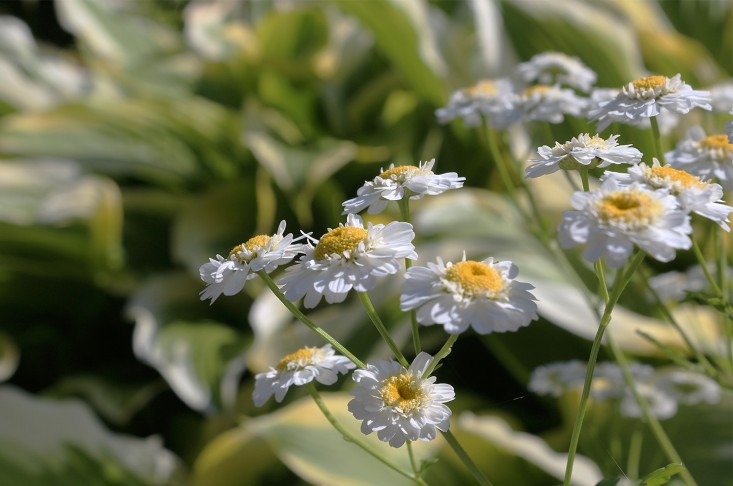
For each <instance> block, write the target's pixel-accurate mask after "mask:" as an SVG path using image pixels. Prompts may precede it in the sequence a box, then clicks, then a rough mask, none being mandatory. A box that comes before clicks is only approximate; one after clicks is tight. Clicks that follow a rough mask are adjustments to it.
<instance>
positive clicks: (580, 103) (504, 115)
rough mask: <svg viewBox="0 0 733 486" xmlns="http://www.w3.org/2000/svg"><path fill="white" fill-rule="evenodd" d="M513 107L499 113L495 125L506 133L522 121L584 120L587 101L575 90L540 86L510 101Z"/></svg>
mask: <svg viewBox="0 0 733 486" xmlns="http://www.w3.org/2000/svg"><path fill="white" fill-rule="evenodd" d="M510 99H511V105H510V106H509V107H507V108H506V109H504V110H501V111H497V112H496V113H495V114H494V116H493V117H492V119H491V120H492V123H493V124H494V125H495V126H496V127H497V128H499V129H505V128H507V127H509V126H510V125H512V124H513V123H517V122H519V121H523V120H539V121H546V122H550V123H562V122H563V120H564V119H565V115H573V116H583V115H585V113H586V108H587V106H588V100H587V99H586V98H582V97H580V96H578V95H577V94H575V92H574V91H573V90H572V89H567V88H560V87H559V86H557V85H555V86H547V85H544V84H538V85H535V86H532V87H530V88H527V89H525V90H524V91H522V92H521V93H517V94H515V95H514V96H512V97H511V98H510Z"/></svg>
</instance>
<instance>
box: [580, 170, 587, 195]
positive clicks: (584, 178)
mask: <svg viewBox="0 0 733 486" xmlns="http://www.w3.org/2000/svg"><path fill="white" fill-rule="evenodd" d="M578 172H580V182H581V183H582V184H583V191H584V192H588V191H590V183H589V182H588V169H580V170H579V171H578Z"/></svg>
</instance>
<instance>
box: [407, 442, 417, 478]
mask: <svg viewBox="0 0 733 486" xmlns="http://www.w3.org/2000/svg"><path fill="white" fill-rule="evenodd" d="M406 444H407V455H408V456H410V467H412V473H413V474H414V476H415V477H416V478H418V477H420V470H419V469H418V467H417V462H415V453H414V452H413V451H412V441H411V440H408V441H407V442H406Z"/></svg>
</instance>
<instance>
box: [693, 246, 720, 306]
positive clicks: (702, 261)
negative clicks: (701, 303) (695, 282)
mask: <svg viewBox="0 0 733 486" xmlns="http://www.w3.org/2000/svg"><path fill="white" fill-rule="evenodd" d="M692 252H693V253H694V254H695V258H697V261H698V263H700V266H701V267H702V272H703V273H704V274H705V278H706V279H708V282H710V287H711V288H712V289H713V292H715V293H716V294H717V295H718V297H722V292H721V290H720V287H718V283H717V282H716V281H715V279H714V278H713V276H712V275H711V274H710V269H709V268H708V265H707V263H706V262H705V256H704V255H703V254H702V250H700V247H699V246H698V244H697V241H695V239H694V238H692Z"/></svg>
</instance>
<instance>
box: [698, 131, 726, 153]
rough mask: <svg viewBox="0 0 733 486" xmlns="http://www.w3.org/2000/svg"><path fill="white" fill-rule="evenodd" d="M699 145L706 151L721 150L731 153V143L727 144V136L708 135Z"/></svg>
mask: <svg viewBox="0 0 733 486" xmlns="http://www.w3.org/2000/svg"><path fill="white" fill-rule="evenodd" d="M700 145H701V146H702V147H703V148H706V149H712V150H714V149H721V150H723V151H725V152H729V153H733V143H730V142H728V135H710V136H709V137H705V138H704V139H702V140H701V141H700Z"/></svg>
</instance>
